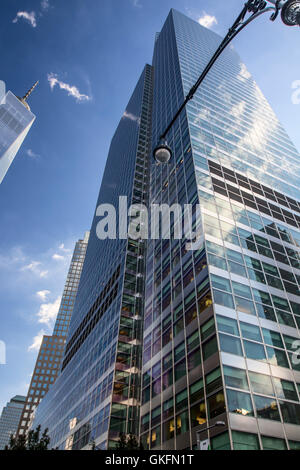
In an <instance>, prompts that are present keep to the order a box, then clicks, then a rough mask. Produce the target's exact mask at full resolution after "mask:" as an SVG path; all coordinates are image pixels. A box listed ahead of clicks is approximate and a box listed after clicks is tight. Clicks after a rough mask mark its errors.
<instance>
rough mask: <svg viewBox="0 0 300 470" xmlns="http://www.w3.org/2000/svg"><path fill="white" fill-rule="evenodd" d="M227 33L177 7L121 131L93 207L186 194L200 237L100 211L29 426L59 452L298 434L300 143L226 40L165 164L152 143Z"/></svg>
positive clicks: (239, 445) (292, 444) (283, 441)
mask: <svg viewBox="0 0 300 470" xmlns="http://www.w3.org/2000/svg"><path fill="white" fill-rule="evenodd" d="M220 41H221V38H220V37H219V36H218V35H216V34H215V33H213V32H212V31H210V30H207V29H205V28H203V27H202V26H200V25H199V24H198V23H196V22H195V21H193V20H191V19H190V18H187V17H185V16H184V15H182V14H181V13H179V12H177V11H175V10H171V12H170V14H169V16H168V18H167V20H166V22H165V24H164V26H163V28H162V31H161V32H160V33H159V34H157V36H156V40H155V48H154V56H153V64H152V67H150V66H146V68H145V71H144V72H143V74H142V77H141V78H140V80H139V82H138V85H137V87H136V90H135V92H134V94H133V96H132V98H131V100H130V102H129V105H128V107H127V110H126V112H125V113H124V116H123V118H122V120H121V122H120V124H119V127H118V129H117V131H116V134H115V136H114V138H113V140H112V144H111V148H110V152H109V156H108V161H107V166H106V170H105V174H104V177H103V181H102V186H101V190H100V196H99V200H98V204H97V206H99V204H102V203H110V204H113V205H114V206H115V207H118V202H119V201H118V198H119V196H127V197H128V198H129V201H131V202H135V203H137V204H139V203H141V202H143V203H145V204H149V206H152V205H153V204H156V205H162V204H167V205H168V206H169V207H171V206H172V205H173V204H179V205H181V206H184V205H185V204H190V205H191V206H192V211H191V213H190V222H191V227H192V228H193V229H194V230H195V229H198V228H199V227H202V234H201V235H202V236H201V237H200V240H199V241H198V243H197V249H194V250H191V249H190V248H191V247H190V244H189V243H187V242H189V241H190V240H187V238H186V237H185V236H184V237H183V238H181V239H177V237H176V236H175V228H176V224H178V223H179V222H178V220H177V219H176V217H175V218H173V219H171V230H170V232H171V237H164V236H161V237H160V238H159V239H150V240H148V241H147V242H145V241H141V240H140V241H134V240H131V239H127V238H126V237H125V238H124V239H122V238H118V239H117V240H105V241H99V239H97V237H96V228H97V220H98V219H97V217H96V216H95V218H94V221H93V225H92V229H91V238H90V241H89V246H88V250H87V257H86V261H85V264H84V268H83V274H82V279H81V282H80V287H79V293H78V297H77V300H76V304H75V308H74V312H73V316H72V321H71V325H70V331H69V335H68V339H67V347H66V351H65V357H64V361H63V366H62V374H61V376H60V377H59V378H58V380H57V381H56V383H55V386H54V387H52V389H51V390H50V391H49V393H48V394H47V397H46V398H45V400H43V402H42V403H41V405H40V406H39V408H38V410H37V416H36V420H35V423H34V424H38V423H42V425H43V426H44V427H48V428H49V429H50V435H51V438H52V445H53V446H55V447H56V446H58V447H59V448H60V449H87V448H88V447H89V443H90V442H91V441H93V440H95V442H96V445H97V446H98V447H99V448H100V449H106V448H114V447H115V446H116V442H117V440H118V437H119V435H120V432H123V433H126V434H129V433H133V434H136V435H138V436H139V437H140V440H141V443H142V445H143V447H144V448H145V449H156V450H159V449H163V450H168V449H170V450H172V449H178V450H184V449H195V448H196V446H197V432H198V431H199V432H200V440H205V439H206V438H207V437H209V438H210V441H211V447H212V449H214V450H223V449H224V450H225V449H235V450H241V449H253V450H254V449H274V448H280V449H296V448H299V446H300V415H299V413H300V396H299V391H300V366H299V355H297V347H298V349H299V344H297V340H298V341H299V339H300V334H299V332H300V295H299V285H300V255H299V252H300V250H299V248H300V231H299V228H300V185H299V173H300V167H299V153H298V152H297V150H296V149H295V147H294V146H293V144H292V142H291V141H290V139H289V137H288V136H287V134H286V133H285V131H284V129H283V128H282V126H281V124H280V123H279V121H278V119H277V118H276V116H275V114H274V112H273V111H272V109H271V107H270V105H269V104H268V102H267V101H266V99H265V98H264V96H263V95H262V93H261V91H260V90H259V88H258V86H257V85H256V83H255V81H254V80H253V78H252V76H251V74H250V73H249V72H248V70H247V68H246V66H245V65H244V64H243V63H242V62H241V60H240V58H239V56H238V55H237V53H236V52H235V50H234V49H233V48H232V47H230V48H228V49H227V50H226V51H225V52H224V53H223V55H222V56H221V58H220V59H219V60H218V62H217V63H216V65H215V66H214V68H213V70H212V71H211V72H210V73H209V75H208V76H207V78H206V79H205V80H204V82H203V84H202V85H201V87H200V89H199V90H198V91H197V93H196V94H195V96H194V99H193V100H192V101H191V102H190V103H189V104H188V105H187V107H186V109H185V110H183V111H182V113H181V115H180V116H179V118H178V120H177V121H176V122H175V124H174V126H173V127H172V129H171V130H170V131H169V134H168V136H167V140H168V144H169V145H170V146H171V148H172V150H173V159H172V160H171V162H170V163H169V164H168V165H158V164H156V163H155V162H154V160H153V159H152V157H151V152H150V147H151V141H152V146H153V147H154V146H156V144H157V142H158V141H159V136H160V135H161V134H162V132H163V131H164V130H165V128H166V126H167V124H168V123H169V122H170V120H171V119H172V117H173V115H174V114H175V112H176V111H177V109H178V108H179V106H180V105H181V103H182V102H183V100H184V97H185V95H186V94H187V92H188V91H189V89H190V88H191V86H192V85H193V84H194V82H195V81H196V79H197V78H198V76H199V74H200V73H201V71H202V70H203V69H204V67H205V66H206V64H207V62H208V61H209V58H210V57H211V56H212V54H213V53H214V51H215V50H216V48H217V46H218V45H219V43H220ZM152 75H153V77H152ZM152 80H153V81H152ZM151 117H152V119H151ZM198 206H200V212H201V213H200V216H199V214H198V210H197V209H198ZM199 217H200V220H199ZM216 421H224V422H225V424H226V427H225V428H219V427H218V428H213V429H212V430H211V431H210V432H209V436H207V432H206V431H205V429H206V427H207V426H208V425H213V424H214V423H215V422H216Z"/></svg>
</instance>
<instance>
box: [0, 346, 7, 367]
mask: <svg viewBox="0 0 300 470" xmlns="http://www.w3.org/2000/svg"><path fill="white" fill-rule="evenodd" d="M5 364H6V345H5V343H4V341H1V340H0V365H5Z"/></svg>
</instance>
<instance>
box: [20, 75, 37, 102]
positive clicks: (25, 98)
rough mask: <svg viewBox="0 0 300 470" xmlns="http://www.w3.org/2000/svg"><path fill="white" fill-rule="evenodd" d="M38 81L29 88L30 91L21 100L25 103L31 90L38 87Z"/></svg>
mask: <svg viewBox="0 0 300 470" xmlns="http://www.w3.org/2000/svg"><path fill="white" fill-rule="evenodd" d="M38 84H39V80H38V81H37V82H35V84H34V85H33V86H32V87H31V88H30V90H28V91H27V93H26V94H25V95H24V96H23V98H22V100H23V101H27V99H28V98H29V96H30V95H31V93H32V92H33V90H34V89H35V88H36V87H37V86H38Z"/></svg>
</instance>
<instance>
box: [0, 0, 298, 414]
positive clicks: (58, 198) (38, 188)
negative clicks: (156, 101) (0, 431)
mask: <svg viewBox="0 0 300 470" xmlns="http://www.w3.org/2000/svg"><path fill="white" fill-rule="evenodd" d="M242 5H243V0H241V1H237V0H226V2H224V0H163V1H161V0H69V1H63V0H48V1H47V0H43V1H42V0H1V16H0V57H1V69H0V72H1V73H0V79H1V80H4V81H5V82H6V86H7V89H10V90H12V91H13V92H14V93H15V94H17V95H23V94H24V93H25V92H26V91H27V89H28V88H30V87H31V85H32V84H33V83H34V82H35V81H36V80H40V85H39V87H38V89H37V90H36V91H35V92H34V94H33V95H32V97H31V99H30V105H31V109H32V111H33V112H34V113H35V114H36V116H37V120H36V122H35V124H34V126H33V127H32V129H31V131H30V134H29V135H28V137H27V138H26V141H25V142H24V144H23V146H22V148H21V150H20V152H19V154H18V155H17V157H16V159H15V161H14V163H13V165H12V166H11V168H10V170H9V172H8V174H7V176H6V178H5V179H4V181H3V183H2V184H1V185H0V227H1V236H0V340H2V341H5V343H6V346H7V365H5V366H4V365H0V410H1V408H2V406H3V405H4V403H5V402H6V401H7V400H9V399H10V398H11V397H12V396H13V395H15V394H22V393H26V391H27V386H28V383H29V381H30V375H31V373H32V371H33V366H34V363H35V359H36V354H37V353H36V348H35V347H34V345H35V344H36V343H37V337H38V336H39V335H41V334H42V332H45V333H50V332H51V328H52V326H53V320H54V318H55V314H56V313H57V310H58V306H59V298H60V295H61V293H62V290H63V285H64V280H65V276H66V273H67V269H68V265H69V262H70V256H71V253H72V250H73V246H74V243H75V241H76V240H77V239H78V238H80V237H82V236H83V235H84V232H85V231H86V230H88V229H89V228H90V224H91V220H92V216H93V211H94V209H95V204H96V199H97V195H98V191H99V186H100V182H101V177H102V173H103V169H104V165H105V161H106V156H107V152H108V147H109V144H110V139H111V137H112V135H113V133H114V130H115V128H116V126H117V124H118V121H119V119H120V117H121V115H122V114H123V111H124V108H125V106H126V104H127V101H128V99H129V97H130V94H131V92H132V90H133V88H134V86H135V84H136V81H137V79H138V77H139V75H140V73H141V71H142V69H143V67H144V64H145V62H148V63H149V62H150V63H151V58H152V51H153V41H154V36H155V33H156V31H159V30H160V29H161V27H162V24H163V22H164V20H165V18H166V16H167V14H168V12H169V10H170V8H172V7H173V8H176V9H178V10H180V11H181V12H183V13H186V14H187V15H189V16H191V17H193V18H194V19H195V20H197V21H198V20H199V18H202V20H203V17H205V15H208V16H206V21H208V24H210V27H211V28H212V29H213V30H214V31H216V32H217V33H219V34H221V35H224V34H225V33H226V31H227V29H228V28H229V26H230V25H231V24H232V22H233V19H234V18H235V17H236V16H237V14H238V13H239V11H240V8H241V7H242ZM235 45H236V48H237V50H238V52H239V53H240V54H241V56H242V58H243V60H244V62H245V63H246V64H247V66H248V68H249V70H250V72H252V74H253V75H254V77H255V79H256V81H257V83H258V84H259V86H260V87H261V88H262V91H263V92H264V94H265V95H266V97H267V98H268V100H269V101H270V103H271V105H272V106H273V108H274V110H275V111H276V112H277V114H278V117H279V118H280V120H281V121H282V123H283V125H284V127H285V128H286V129H287V131H288V133H289V134H290V136H291V137H292V139H293V140H294V142H295V144H296V146H297V148H298V149H300V132H299V123H300V104H299V105H295V104H293V103H292V93H293V90H292V83H293V82H295V81H296V80H300V68H299V64H300V47H299V29H298V28H288V27H286V26H284V25H283V24H282V23H281V21H280V20H277V22H276V23H274V24H272V23H271V22H270V21H269V20H268V17H267V15H266V17H264V18H261V19H260V20H258V21H257V22H256V23H254V24H253V25H251V26H250V27H249V28H248V30H245V31H244V32H243V33H242V34H241V35H240V37H239V38H238V39H237V40H236V41H235Z"/></svg>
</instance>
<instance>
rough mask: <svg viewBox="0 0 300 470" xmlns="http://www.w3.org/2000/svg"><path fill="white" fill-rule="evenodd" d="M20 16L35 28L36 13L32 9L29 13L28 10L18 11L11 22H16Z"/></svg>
mask: <svg viewBox="0 0 300 470" xmlns="http://www.w3.org/2000/svg"><path fill="white" fill-rule="evenodd" d="M20 18H23V19H24V20H25V21H28V23H30V24H31V26H32V27H33V28H36V25H37V23H36V14H35V12H34V11H32V12H31V13H29V12H28V11H18V13H17V16H16V17H15V19H14V20H13V23H17V22H18V21H19V19H20Z"/></svg>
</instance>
